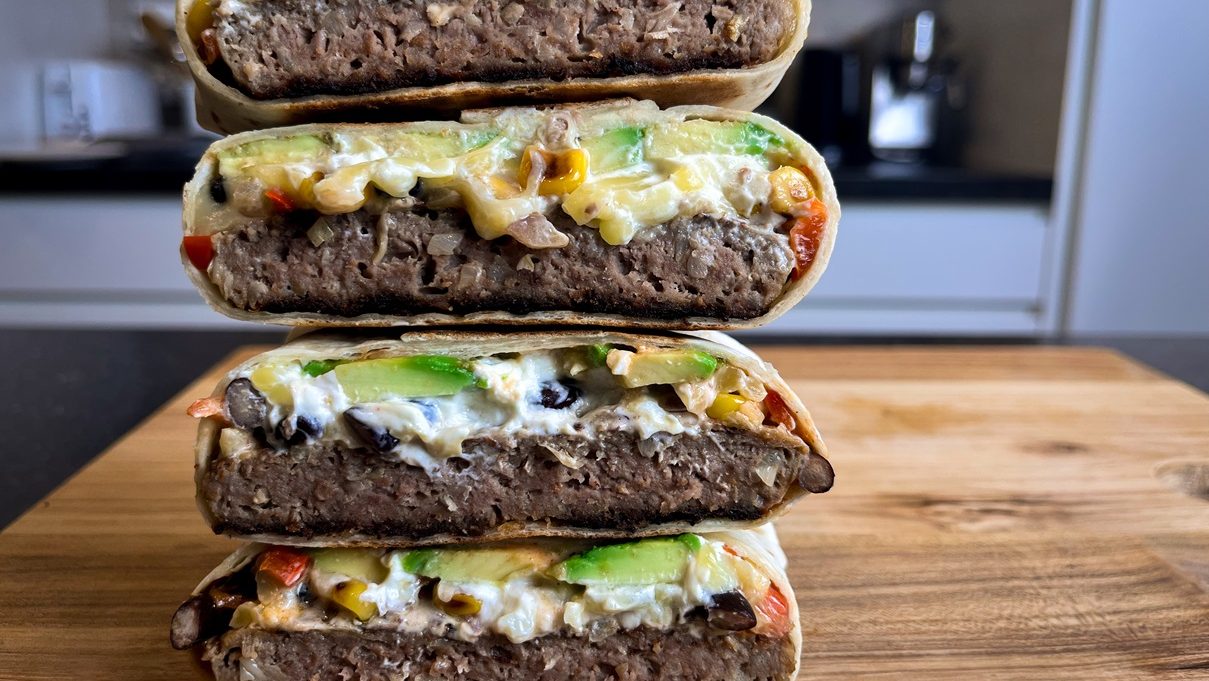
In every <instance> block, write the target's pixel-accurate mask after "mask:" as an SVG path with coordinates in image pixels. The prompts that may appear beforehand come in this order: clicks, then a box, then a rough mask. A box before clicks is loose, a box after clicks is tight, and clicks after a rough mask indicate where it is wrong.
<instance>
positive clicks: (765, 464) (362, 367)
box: [190, 330, 834, 546]
mask: <svg viewBox="0 0 1209 681" xmlns="http://www.w3.org/2000/svg"><path fill="white" fill-rule="evenodd" d="M190 413H191V414H193V415H194V416H198V417H203V418H202V422H201V426H200V428H199V434H198V441H197V468H196V473H197V487H198V503H199V506H200V507H201V510H202V513H203V515H204V516H205V518H206V519H207V521H208V522H209V523H210V525H211V526H212V527H213V528H214V529H215V531H217V532H221V533H226V534H229V535H233V536H237V537H242V538H246V539H253V540H256V541H269V542H274V543H288V544H300V545H322V546H331V545H352V546H355V545H383V544H384V543H386V544H390V545H395V546H408V545H426V544H442V543H456V542H473V541H486V540H500V539H514V538H522V537H538V536H564V537H614V538H620V537H630V536H653V535H661V534H668V533H675V532H686V531H694V532H696V531H715V530H719V529H730V528H737V527H750V526H754V525H757V524H759V523H762V522H765V521H767V520H768V519H770V518H772V517H775V516H777V515H779V514H780V513H781V512H783V511H784V510H785V509H786V508H787V506H788V505H789V504H790V503H792V502H793V501H794V500H796V499H798V498H799V497H801V496H802V495H804V494H806V493H807V492H825V491H826V490H827V489H829V488H830V487H831V484H832V481H833V477H834V475H833V472H832V469H831V465H830V464H829V463H828V462H827V460H826V449H825V447H824V445H823V442H822V439H821V437H820V436H819V434H818V432H817V430H816V429H815V427H814V424H813V422H812V421H811V419H810V415H809V413H808V412H807V411H806V410H805V408H803V407H802V405H801V402H800V401H799V400H798V398H797V397H796V396H795V395H794V393H793V391H792V390H790V388H789V387H788V386H787V385H786V384H785V382H784V381H783V380H782V379H781V378H780V376H778V375H777V374H776V372H775V371H774V370H773V369H772V367H771V366H769V365H768V364H766V363H764V362H762V361H760V360H759V359H758V358H757V357H755V356H754V355H753V354H751V353H750V351H747V350H746V349H745V348H743V347H742V346H740V345H738V344H737V343H735V342H734V341H732V340H730V339H729V338H726V337H725V336H721V335H719V334H708V333H703V334H702V335H700V336H688V335H681V334H642V335H640V334H632V333H618V332H607V331H598V330H558V331H524V332H512V333H506V334H503V335H501V334H499V333H498V330H496V331H493V330H484V331H476V332H461V331H433V332H418V331H417V332H409V333H406V334H404V335H403V337H402V339H400V338H399V337H397V336H393V337H392V336H387V335H372V336H371V335H368V334H363V333H362V334H352V335H350V334H348V333H345V334H332V333H314V334H309V335H304V336H303V337H302V338H300V339H299V340H295V341H294V342H292V343H289V344H287V345H285V346H283V347H281V348H278V349H276V350H272V351H269V352H267V353H264V354H262V355H260V356H258V357H255V358H253V359H251V360H249V361H247V362H245V363H244V364H242V365H240V366H239V367H237V368H235V369H234V370H233V371H232V372H231V373H230V374H228V376H227V377H226V379H225V380H224V381H222V383H221V384H220V385H219V386H218V387H217V389H216V391H215V392H214V394H213V396H212V397H210V398H206V399H203V400H199V401H198V402H197V403H195V404H194V406H193V407H191V410H190Z"/></svg>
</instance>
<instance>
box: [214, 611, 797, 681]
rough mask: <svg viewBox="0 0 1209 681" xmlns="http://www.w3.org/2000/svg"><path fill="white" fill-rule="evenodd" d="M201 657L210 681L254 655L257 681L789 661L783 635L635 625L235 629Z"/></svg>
mask: <svg viewBox="0 0 1209 681" xmlns="http://www.w3.org/2000/svg"><path fill="white" fill-rule="evenodd" d="M207 657H208V658H209V660H210V662H211V664H212V665H213V667H214V675H215V677H216V679H217V681H238V679H241V678H243V677H241V675H240V661H241V660H243V659H245V658H247V659H255V664H256V667H257V668H258V669H259V671H260V672H261V674H262V675H263V678H272V679H276V678H282V679H312V678H317V679H350V680H355V681H378V680H381V681H387V680H388V679H389V680H390V681H399V680H400V679H426V680H429V681H440V680H442V679H461V680H464V681H493V680H497V679H498V680H501V681H502V680H504V679H509V680H520V679H584V680H588V681H593V680H597V679H599V680H601V681H603V680H604V679H617V678H625V679H627V681H654V680H655V679H658V680H659V681H715V680H716V681H723V680H725V681H733V679H751V680H754V681H773V680H780V679H787V678H788V677H789V674H791V673H792V672H793V669H794V667H795V663H796V660H794V659H793V658H794V649H793V644H792V643H791V642H790V641H789V640H788V639H787V638H772V637H766V636H760V635H755V634H746V633H741V634H720V633H716V632H713V631H712V630H710V629H709V628H708V627H706V626H704V624H702V623H701V622H699V621H690V622H687V623H683V624H681V625H679V626H678V627H676V628H674V629H671V630H668V631H658V630H654V629H650V628H647V627H640V628H637V629H631V630H626V631H617V632H614V633H612V634H611V635H608V636H603V637H592V638H589V637H587V636H582V637H581V636H573V635H550V636H543V637H539V638H535V639H532V640H530V641H526V642H524V643H511V642H509V641H508V640H507V639H504V638H502V637H494V636H486V637H483V638H480V639H479V640H477V641H474V642H467V641H458V640H454V639H444V638H433V637H429V636H422V635H416V634H401V633H395V632H389V631H372V630H371V631H365V632H351V631H324V630H314V631H305V632H280V631H263V630H258V629H239V630H235V631H231V632H228V633H227V634H225V635H223V636H222V637H219V638H215V639H213V640H212V641H211V642H210V643H209V645H208V646H207ZM258 678H260V677H258Z"/></svg>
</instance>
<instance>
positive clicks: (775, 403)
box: [764, 390, 798, 433]
mask: <svg viewBox="0 0 1209 681" xmlns="http://www.w3.org/2000/svg"><path fill="white" fill-rule="evenodd" d="M764 409H765V410H766V411H767V412H768V418H767V419H766V421H771V422H772V423H774V424H776V425H778V426H785V429H786V430H788V431H789V432H791V433H792V432H793V431H794V429H795V428H797V425H798V422H797V420H796V419H795V418H794V417H793V411H791V410H790V409H789V405H788V404H786V403H785V398H784V397H781V393H778V392H777V391H775V390H769V391H768V394H767V395H765V396H764Z"/></svg>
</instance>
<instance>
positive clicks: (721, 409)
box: [705, 393, 747, 419]
mask: <svg viewBox="0 0 1209 681" xmlns="http://www.w3.org/2000/svg"><path fill="white" fill-rule="evenodd" d="M744 402H747V400H746V399H745V398H743V397H740V396H739V395H728V394H726V393H723V394H721V395H718V396H717V397H715V398H714V403H713V404H711V405H710V406H709V408H708V409H706V410H705V414H706V415H707V416H709V417H710V418H711V419H724V418H726V417H727V416H730V415H731V414H733V413H735V412H737V411H739V408H740V407H742V406H743V403H744Z"/></svg>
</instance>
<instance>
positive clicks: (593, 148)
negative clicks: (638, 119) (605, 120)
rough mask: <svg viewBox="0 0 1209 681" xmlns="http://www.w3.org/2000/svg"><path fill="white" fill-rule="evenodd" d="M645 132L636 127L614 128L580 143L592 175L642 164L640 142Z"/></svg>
mask: <svg viewBox="0 0 1209 681" xmlns="http://www.w3.org/2000/svg"><path fill="white" fill-rule="evenodd" d="M645 137H646V131H645V130H644V129H642V128H639V127H636V126H629V127H625V128H615V129H613V130H610V131H608V132H606V133H604V134H603V135H600V136H598V137H591V138H588V139H585V140H583V141H582V142H581V146H582V147H583V148H584V149H587V150H588V158H589V159H590V161H589V167H590V168H591V170H592V173H593V174H600V173H607V172H610V171H613V170H617V169H618V168H625V167H627V166H632V165H634V164H636V163H641V162H642V157H643V153H642V141H643V139H644V138H645Z"/></svg>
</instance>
